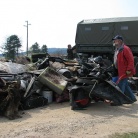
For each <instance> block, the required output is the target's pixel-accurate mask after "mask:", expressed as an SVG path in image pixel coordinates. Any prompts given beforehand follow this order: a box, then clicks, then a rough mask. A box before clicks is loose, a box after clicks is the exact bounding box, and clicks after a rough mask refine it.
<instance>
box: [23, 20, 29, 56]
mask: <svg viewBox="0 0 138 138" xmlns="http://www.w3.org/2000/svg"><path fill="white" fill-rule="evenodd" d="M25 22H26V23H27V25H24V26H25V27H26V28H27V47H26V54H27V56H28V25H31V24H28V21H25Z"/></svg>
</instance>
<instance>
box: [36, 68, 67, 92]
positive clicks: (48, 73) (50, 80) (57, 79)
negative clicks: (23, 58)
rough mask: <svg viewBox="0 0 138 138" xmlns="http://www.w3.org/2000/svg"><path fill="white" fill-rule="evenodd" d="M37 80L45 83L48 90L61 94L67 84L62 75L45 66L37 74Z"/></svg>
mask: <svg viewBox="0 0 138 138" xmlns="http://www.w3.org/2000/svg"><path fill="white" fill-rule="evenodd" d="M38 81H40V82H41V83H42V84H44V85H46V86H47V87H48V88H49V89H50V90H52V91H54V92H56V93H58V94H62V92H63V91H64V89H65V88H66V86H67V81H65V80H64V76H62V75H61V74H60V73H57V72H56V71H55V70H54V69H52V68H50V67H47V68H46V69H45V70H44V71H43V72H42V73H41V74H40V75H39V76H38Z"/></svg>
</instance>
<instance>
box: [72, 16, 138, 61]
mask: <svg viewBox="0 0 138 138" xmlns="http://www.w3.org/2000/svg"><path fill="white" fill-rule="evenodd" d="M116 35H122V37H123V38H124V43H125V44H126V45H128V46H129V47H130V48H131V50H132V52H133V55H134V56H138V17H119V18H103V19H92V20H83V21H81V22H79V23H78V25H77V30H76V38H75V44H76V51H77V53H84V54H88V55H89V56H91V55H93V56H99V55H100V56H104V57H106V58H108V59H111V60H112V59H113V54H114V47H113V44H112V38H113V37H114V36H116Z"/></svg>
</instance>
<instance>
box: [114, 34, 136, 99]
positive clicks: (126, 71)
mask: <svg viewBox="0 0 138 138" xmlns="http://www.w3.org/2000/svg"><path fill="white" fill-rule="evenodd" d="M112 40H113V46H115V53H114V65H115V68H116V69H117V70H118V81H117V82H118V86H119V88H120V89H121V90H122V92H123V93H124V94H125V95H127V96H128V97H129V98H130V99H131V100H132V101H133V102H136V101H137V99H136V97H135V96H134V94H133V92H132V90H131V88H130V87H129V84H128V77H132V76H133V75H134V74H135V68H134V58H133V54H132V51H131V49H130V48H129V47H128V46H126V45H125V44H124V42H123V37H122V36H120V35H117V36H115V37H114V38H113V39H112Z"/></svg>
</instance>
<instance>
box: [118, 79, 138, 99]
mask: <svg viewBox="0 0 138 138" xmlns="http://www.w3.org/2000/svg"><path fill="white" fill-rule="evenodd" d="M118 86H119V88H120V89H121V90H122V92H123V93H124V94H125V95H126V96H128V97H129V98H130V99H131V100H132V101H136V97H135V95H134V93H133V92H132V90H131V88H130V87H129V84H128V79H127V78H125V79H122V80H120V81H119V83H118Z"/></svg>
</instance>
